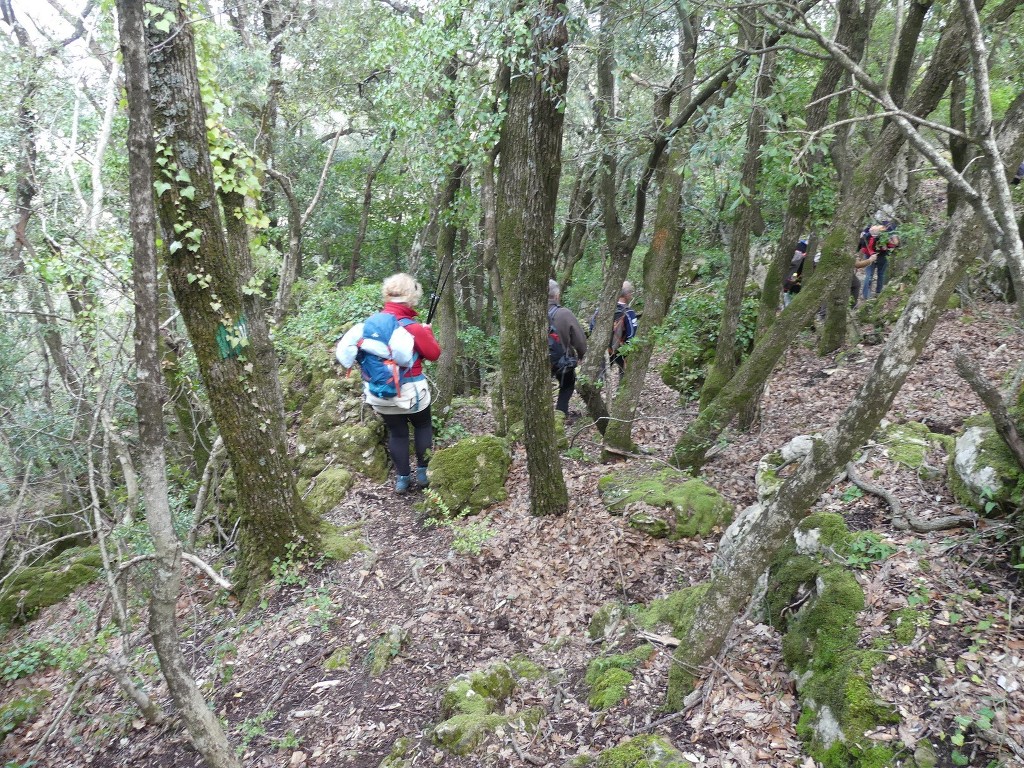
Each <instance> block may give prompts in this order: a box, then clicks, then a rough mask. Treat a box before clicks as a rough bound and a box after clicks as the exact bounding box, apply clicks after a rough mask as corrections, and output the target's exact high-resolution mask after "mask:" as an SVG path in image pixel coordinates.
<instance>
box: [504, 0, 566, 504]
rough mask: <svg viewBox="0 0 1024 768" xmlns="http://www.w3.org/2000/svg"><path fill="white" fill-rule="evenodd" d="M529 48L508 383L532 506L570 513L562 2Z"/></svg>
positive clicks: (509, 287)
mask: <svg viewBox="0 0 1024 768" xmlns="http://www.w3.org/2000/svg"><path fill="white" fill-rule="evenodd" d="M531 32H532V36H533V39H532V42H531V47H530V51H529V55H528V57H527V58H526V59H525V60H524V61H523V62H522V64H521V65H520V69H519V71H517V72H514V73H513V74H512V78H511V80H510V82H509V93H508V106H507V111H506V115H505V120H504V122H503V124H502V128H501V138H500V141H501V167H500V171H499V177H498V190H497V193H498V197H497V201H498V204H497V243H498V267H499V270H500V272H501V282H502V288H503V290H502V296H503V300H502V308H501V309H502V312H501V314H502V336H501V368H502V389H503V394H504V398H505V408H506V419H508V420H510V423H512V422H514V421H515V420H517V418H518V414H522V418H523V422H524V438H523V439H524V443H525V445H526V463H527V470H528V472H529V475H530V508H531V511H532V512H533V513H534V514H537V515H546V514H560V513H562V512H564V511H565V510H566V508H567V507H568V501H569V497H568V492H567V491H566V488H565V480H564V479H563V477H562V464H561V461H560V458H559V455H558V448H557V446H556V443H555V423H554V411H553V408H552V402H551V365H550V360H549V357H548V349H547V327H548V324H547V281H548V274H549V272H550V269H551V257H552V251H553V246H554V225H555V209H556V205H557V195H558V181H559V175H560V173H561V168H562V161H561V152H562V124H563V120H564V112H563V107H564V99H565V93H566V86H567V82H568V76H569V59H568V52H567V50H566V46H567V43H568V32H567V29H566V26H565V20H564V16H563V15H562V12H561V11H560V10H559V4H558V3H557V2H554V1H553V0H544V2H543V3H542V4H541V5H540V7H539V9H538V12H537V14H536V16H534V18H533V20H532V21H531Z"/></svg>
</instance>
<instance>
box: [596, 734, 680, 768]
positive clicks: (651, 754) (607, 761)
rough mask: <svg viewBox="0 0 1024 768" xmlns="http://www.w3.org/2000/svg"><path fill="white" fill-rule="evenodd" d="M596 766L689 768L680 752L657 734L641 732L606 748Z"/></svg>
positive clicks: (598, 757)
mask: <svg viewBox="0 0 1024 768" xmlns="http://www.w3.org/2000/svg"><path fill="white" fill-rule="evenodd" d="M597 766H598V768H690V763H689V762H687V761H686V760H685V759H684V758H683V755H682V753H680V752H679V751H678V750H677V749H676V748H675V747H673V746H672V745H671V744H669V743H668V742H667V741H665V739H662V738H661V737H659V736H653V735H650V734H643V735H641V736H636V737H634V738H632V739H630V740H629V741H626V742H623V743H622V744H619V745H617V746H614V747H611V748H610V749H606V750H604V751H603V752H601V754H599V755H598V756H597Z"/></svg>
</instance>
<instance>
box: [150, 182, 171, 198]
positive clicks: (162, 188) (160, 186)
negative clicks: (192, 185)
mask: <svg viewBox="0 0 1024 768" xmlns="http://www.w3.org/2000/svg"><path fill="white" fill-rule="evenodd" d="M153 186H154V187H155V188H156V196H157V197H161V196H163V194H164V192H166V191H167V190H168V189H170V188H171V185H170V184H168V183H167V182H166V181H154V182H153Z"/></svg>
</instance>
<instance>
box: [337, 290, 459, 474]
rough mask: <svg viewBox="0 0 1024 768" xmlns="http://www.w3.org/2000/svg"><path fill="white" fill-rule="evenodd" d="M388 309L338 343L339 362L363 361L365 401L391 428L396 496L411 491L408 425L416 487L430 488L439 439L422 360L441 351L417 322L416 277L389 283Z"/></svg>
mask: <svg viewBox="0 0 1024 768" xmlns="http://www.w3.org/2000/svg"><path fill="white" fill-rule="evenodd" d="M382 293H383V294H384V309H383V310H381V311H380V312H378V313H377V314H375V315H371V316H370V317H368V318H367V319H366V320H365V321H363V322H362V323H357V324H356V325H355V326H353V327H352V328H351V329H349V331H348V332H347V333H346V334H345V335H344V336H342V337H341V341H339V342H338V349H337V352H336V354H337V357H338V362H340V363H341V364H342V365H344V366H345V367H346V368H351V367H352V365H353V363H354V362H358V363H359V367H360V370H361V371H362V374H363V398H364V399H365V400H366V402H367V403H368V404H369V405H370V407H372V408H373V410H374V411H376V412H377V413H378V414H380V417H381V418H382V419H383V420H384V424H385V425H386V426H387V428H388V452H389V453H390V454H391V460H392V461H393V462H394V464H395V471H396V472H397V473H398V477H397V479H396V480H395V492H396V493H405V492H406V491H408V490H409V485H410V481H411V480H412V477H411V475H412V472H411V469H410V466H409V425H410V424H411V425H412V428H413V442H414V443H415V446H416V463H417V465H418V466H417V467H416V483H417V485H419V486H420V487H421V488H426V487H427V486H428V485H429V484H430V481H429V479H428V477H427V462H428V457H427V451H429V450H430V448H431V446H432V445H433V441H434V428H433V425H432V424H431V421H430V387H429V386H427V380H426V377H425V376H424V375H423V367H422V364H421V362H420V361H421V359H425V360H437V358H439V357H440V356H441V348H440V347H439V346H438V344H437V340H436V339H435V338H434V332H433V331H431V330H430V326H429V325H421V324H420V323H418V322H417V321H416V309H415V307H416V304H417V302H419V300H420V298H421V297H422V296H423V288H422V287H421V286H420V284H419V283H418V282H417V281H416V279H415V278H414V277H413V276H412V275H407V274H405V273H404V272H400V273H398V274H397V275H392V276H391V277H389V278H387V279H386V280H385V281H384V284H383V286H382Z"/></svg>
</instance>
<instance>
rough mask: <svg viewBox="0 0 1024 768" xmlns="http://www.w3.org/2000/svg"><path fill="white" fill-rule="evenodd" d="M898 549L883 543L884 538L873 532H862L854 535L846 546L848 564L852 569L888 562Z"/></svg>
mask: <svg viewBox="0 0 1024 768" xmlns="http://www.w3.org/2000/svg"><path fill="white" fill-rule="evenodd" d="M895 552H896V547H894V546H892V545H891V544H887V543H886V542H884V541H882V537H881V536H879V535H878V534H877V533H874V532H873V531H860V532H858V533H856V534H854V535H853V536H852V537H851V538H850V541H849V543H848V544H847V546H846V564H847V565H849V566H851V567H852V568H861V569H863V568H867V567H868V566H870V565H872V564H874V563H879V562H881V561H883V560H887V559H888V558H889V557H890V556H891V555H893V554H895Z"/></svg>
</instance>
